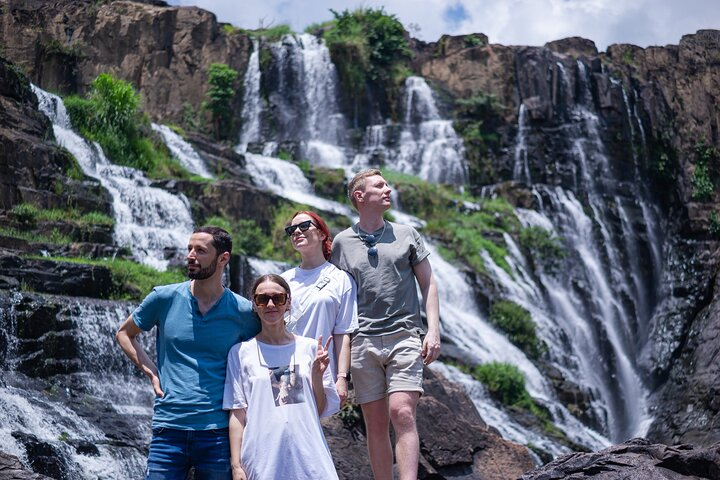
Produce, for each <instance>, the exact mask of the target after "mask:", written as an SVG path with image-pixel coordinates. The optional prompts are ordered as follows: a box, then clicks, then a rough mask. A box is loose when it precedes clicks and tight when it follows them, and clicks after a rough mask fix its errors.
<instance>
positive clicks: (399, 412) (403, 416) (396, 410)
mask: <svg viewBox="0 0 720 480" xmlns="http://www.w3.org/2000/svg"><path fill="white" fill-rule="evenodd" d="M390 420H391V421H392V424H393V426H394V427H395V428H396V429H403V430H406V429H408V428H415V407H414V406H413V405H408V404H400V405H392V406H391V407H390Z"/></svg>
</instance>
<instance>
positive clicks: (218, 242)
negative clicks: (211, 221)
mask: <svg viewBox="0 0 720 480" xmlns="http://www.w3.org/2000/svg"><path fill="white" fill-rule="evenodd" d="M193 233H209V234H210V235H212V246H213V247H215V250H216V251H217V254H218V255H220V254H222V253H224V252H228V253H232V237H231V236H230V234H229V233H228V232H226V231H225V230H223V229H222V228H220V227H213V226H212V225H206V226H204V227H198V228H196V229H195V230H193Z"/></svg>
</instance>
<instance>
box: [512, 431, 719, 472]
mask: <svg viewBox="0 0 720 480" xmlns="http://www.w3.org/2000/svg"><path fill="white" fill-rule="evenodd" d="M586 478H597V479H603V480H621V479H623V480H624V479H632V480H660V479H668V480H670V479H681V478H683V479H698V480H699V479H718V478H720V444H715V445H713V446H711V447H708V448H702V449H700V448H693V447H692V446H689V445H678V446H675V447H668V446H666V445H658V444H652V443H650V442H648V441H646V440H643V439H633V440H629V441H627V442H625V443H622V444H620V445H615V446H613V447H610V448H608V449H606V450H602V451H599V452H596V453H573V454H570V455H566V456H563V457H560V458H558V459H556V460H553V461H552V462H550V463H548V464H547V465H545V466H543V467H541V468H539V469H537V470H534V471H532V472H530V473H527V474H525V475H523V476H521V477H520V479H521V480H552V479H566V480H580V479H586Z"/></svg>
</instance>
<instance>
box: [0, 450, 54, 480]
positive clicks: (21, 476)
mask: <svg viewBox="0 0 720 480" xmlns="http://www.w3.org/2000/svg"><path fill="white" fill-rule="evenodd" d="M0 478H2V479H3V480H46V479H49V478H50V477H46V476H45V475H40V474H39V473H34V472H33V471H32V470H28V469H27V468H25V467H24V466H23V465H22V463H20V460H18V459H17V457H15V456H13V455H8V454H7V453H2V452H0Z"/></svg>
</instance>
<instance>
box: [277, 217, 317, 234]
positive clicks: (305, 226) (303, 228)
mask: <svg viewBox="0 0 720 480" xmlns="http://www.w3.org/2000/svg"><path fill="white" fill-rule="evenodd" d="M310 225H312V226H314V227H315V228H317V225H315V224H314V223H313V222H312V220H305V221H304V222H300V223H296V224H295V225H290V226H289V227H285V233H287V234H288V237H292V234H293V233H295V230H297V229H298V228H299V229H300V231H301V232H307V231H308V229H309V228H310Z"/></svg>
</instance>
